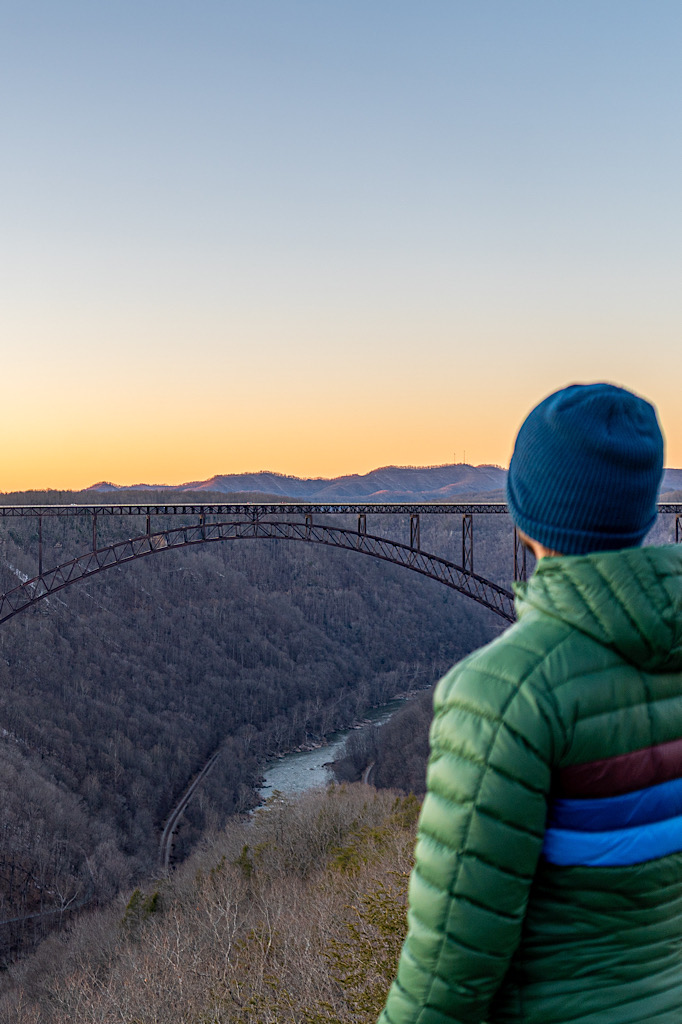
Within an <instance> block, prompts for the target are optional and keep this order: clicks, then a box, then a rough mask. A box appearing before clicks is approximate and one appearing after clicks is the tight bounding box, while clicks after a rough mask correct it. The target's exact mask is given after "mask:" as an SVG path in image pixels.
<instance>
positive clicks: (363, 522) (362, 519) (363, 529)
mask: <svg viewBox="0 0 682 1024" xmlns="http://www.w3.org/2000/svg"><path fill="white" fill-rule="evenodd" d="M366 533H367V516H366V515H365V513H364V512H361V513H360V515H359V516H358V534H359V535H360V536H361V537H364V536H365V534H366Z"/></svg>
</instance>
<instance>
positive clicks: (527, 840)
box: [379, 627, 558, 1024]
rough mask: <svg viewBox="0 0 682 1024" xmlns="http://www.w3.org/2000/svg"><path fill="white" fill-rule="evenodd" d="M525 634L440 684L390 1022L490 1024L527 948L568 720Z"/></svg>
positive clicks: (503, 641) (384, 1019) (384, 1017)
mask: <svg viewBox="0 0 682 1024" xmlns="http://www.w3.org/2000/svg"><path fill="white" fill-rule="evenodd" d="M516 629H518V627H515V628H514V629H512V630H511V632H508V633H507V634H505V636H503V637H502V638H500V639H499V640H498V641H496V642H495V643H493V644H491V645H490V646H489V647H487V648H483V650H481V651H479V652H477V653H476V654H474V655H471V656H470V657H469V658H468V659H466V660H465V661H464V662H462V663H461V664H460V665H458V666H455V668H454V669H452V670H451V671H450V673H448V675H446V676H445V677H444V678H443V679H442V680H441V682H440V683H439V684H438V687H437V688H436V694H435V699H434V719H433V724H432V726H431V756H430V759H429V767H428V773H427V795H426V798H425V801H424V805H423V808H422V813H421V818H420V824H419V833H418V840H417V847H416V854H415V858H416V862H415V867H414V870H413V872H412V877H411V880H410V893H409V912H408V925H409V931H408V935H407V938H406V940H405V944H404V946H403V950H402V954H401V958H400V965H399V969H398V974H397V977H396V980H395V981H394V983H393V986H392V988H391V990H390V993H389V996H388V1000H387V1003H386V1006H385V1009H384V1011H383V1013H382V1014H381V1017H380V1018H379V1022H380V1024H452V1022H453V1021H456V1022H460V1024H465V1022H466V1024H480V1022H482V1021H485V1019H486V1015H487V1012H488V1009H489V1007H490V1002H491V1000H492V998H493V996H494V995H495V993H496V991H497V989H498V987H499V986H500V983H501V981H502V979H503V977H504V975H505V972H506V970H507V967H508V965H509V961H510V958H511V956H512V954H513V953H514V951H515V949H516V947H517V945H518V943H519V939H520V934H521V927H522V923H523V918H524V914H525V909H526V904H527V901H528V894H529V890H530V885H531V882H532V880H533V876H534V873H535V870H536V865H537V861H538V857H539V855H540V850H541V847H542V840H543V834H544V829H545V818H546V810H547V796H548V793H549V786H550V776H551V768H550V765H551V763H552V760H553V756H554V755H553V751H554V745H555V743H556V741H557V732H558V725H557V722H556V717H555V715H554V712H553V709H552V704H551V701H550V699H548V697H547V695H546V693H545V692H544V687H542V686H540V687H537V686H536V685H534V683H533V677H534V676H535V677H537V675H538V656H537V654H534V653H533V652H532V651H529V650H526V649H525V648H524V646H523V643H522V640H521V638H518V639H517V641H516V642H515V641H514V635H515V630H516ZM516 635H517V637H518V634H516Z"/></svg>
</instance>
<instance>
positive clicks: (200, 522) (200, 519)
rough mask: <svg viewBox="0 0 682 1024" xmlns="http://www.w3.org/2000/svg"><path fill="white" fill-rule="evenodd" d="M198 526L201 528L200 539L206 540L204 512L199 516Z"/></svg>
mask: <svg viewBox="0 0 682 1024" xmlns="http://www.w3.org/2000/svg"><path fill="white" fill-rule="evenodd" d="M199 526H200V527H201V539H202V540H206V515H205V513H204V512H202V513H201V514H200V515H199Z"/></svg>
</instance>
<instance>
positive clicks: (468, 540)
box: [462, 512, 474, 572]
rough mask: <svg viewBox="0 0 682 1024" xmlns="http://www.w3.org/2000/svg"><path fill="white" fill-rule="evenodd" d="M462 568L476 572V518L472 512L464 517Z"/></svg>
mask: <svg viewBox="0 0 682 1024" xmlns="http://www.w3.org/2000/svg"><path fill="white" fill-rule="evenodd" d="M462 568H463V569H466V570H467V572H473V571H474V518H473V516H472V515H471V513H470V512H466V513H465V514H464V515H463V516H462Z"/></svg>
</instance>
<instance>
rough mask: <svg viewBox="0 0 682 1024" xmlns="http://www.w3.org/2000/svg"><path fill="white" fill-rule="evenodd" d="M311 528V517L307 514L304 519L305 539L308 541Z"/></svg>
mask: <svg viewBox="0 0 682 1024" xmlns="http://www.w3.org/2000/svg"><path fill="white" fill-rule="evenodd" d="M312 528H313V517H312V516H311V515H310V514H308V515H306V517H305V539H306V540H310V534H311V532H312Z"/></svg>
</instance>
